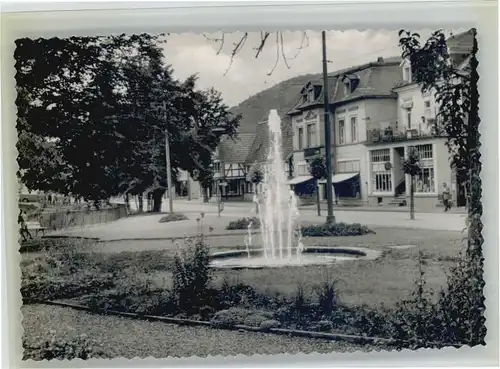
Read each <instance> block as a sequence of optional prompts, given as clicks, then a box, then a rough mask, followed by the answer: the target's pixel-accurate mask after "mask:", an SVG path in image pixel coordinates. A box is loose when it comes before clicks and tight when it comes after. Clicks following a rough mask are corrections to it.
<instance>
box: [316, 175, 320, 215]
mask: <svg viewBox="0 0 500 369" xmlns="http://www.w3.org/2000/svg"><path fill="white" fill-rule="evenodd" d="M316 204H317V205H318V217H320V216H321V205H320V203H319V184H318V181H316Z"/></svg>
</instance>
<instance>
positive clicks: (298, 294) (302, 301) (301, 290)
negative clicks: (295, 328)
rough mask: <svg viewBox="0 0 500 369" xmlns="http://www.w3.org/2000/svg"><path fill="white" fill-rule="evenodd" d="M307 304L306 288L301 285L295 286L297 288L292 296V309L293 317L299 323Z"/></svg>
mask: <svg viewBox="0 0 500 369" xmlns="http://www.w3.org/2000/svg"><path fill="white" fill-rule="evenodd" d="M309 302H310V301H309V297H308V294H307V290H306V286H305V285H304V284H302V283H299V284H297V288H296V290H295V294H294V296H293V308H294V310H295V316H296V318H297V320H298V321H299V322H300V321H301V317H302V315H303V314H304V313H305V311H306V309H307V307H308V304H309Z"/></svg>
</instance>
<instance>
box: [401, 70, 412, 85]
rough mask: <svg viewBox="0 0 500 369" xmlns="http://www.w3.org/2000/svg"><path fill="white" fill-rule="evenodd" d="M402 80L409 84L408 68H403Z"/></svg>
mask: <svg viewBox="0 0 500 369" xmlns="http://www.w3.org/2000/svg"><path fill="white" fill-rule="evenodd" d="M403 80H404V81H405V82H411V69H410V67H404V68H403Z"/></svg>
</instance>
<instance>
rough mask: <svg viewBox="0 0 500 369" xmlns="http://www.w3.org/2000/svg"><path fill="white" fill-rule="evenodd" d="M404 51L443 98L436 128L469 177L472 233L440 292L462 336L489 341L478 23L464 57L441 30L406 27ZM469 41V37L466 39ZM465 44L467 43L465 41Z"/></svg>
mask: <svg viewBox="0 0 500 369" xmlns="http://www.w3.org/2000/svg"><path fill="white" fill-rule="evenodd" d="M399 35H400V45H401V47H402V57H403V58H406V59H408V60H409V61H410V63H411V69H412V78H413V79H414V80H415V81H416V82H417V83H418V84H419V85H420V86H421V87H422V90H423V91H424V92H427V91H428V92H432V93H433V94H434V96H435V99H436V102H437V103H438V104H439V111H438V117H437V118H438V119H437V120H436V124H435V125H434V130H435V132H436V133H437V134H443V135H445V136H446V137H447V146H448V150H449V153H450V159H451V160H450V161H451V165H453V166H454V167H455V169H456V172H457V176H458V177H459V180H460V181H463V182H465V186H466V196H467V204H468V217H467V222H468V226H469V227H468V238H467V248H466V252H465V255H464V258H463V260H462V261H461V262H460V264H459V266H458V267H457V268H455V269H454V270H453V272H452V275H451V277H450V280H449V282H448V289H447V291H446V292H443V293H442V296H441V298H440V301H441V303H442V304H443V306H444V309H443V310H444V311H447V313H448V314H451V318H450V319H451V320H452V321H451V323H450V324H453V325H454V330H453V331H454V332H460V335H459V337H458V339H460V340H461V343H464V342H465V343H467V344H469V345H478V344H484V343H485V341H484V338H485V334H486V327H485V325H484V322H485V318H484V312H485V306H484V294H483V288H484V279H483V260H484V259H483V254H482V244H483V237H482V234H481V232H482V229H483V225H482V222H481V216H482V213H483V211H482V210H483V209H482V204H481V178H480V172H481V161H480V158H481V154H480V151H479V149H480V146H481V142H480V133H479V123H480V119H479V91H478V85H477V84H478V80H479V74H478V71H477V66H478V60H477V52H478V44H477V38H476V29H471V30H469V31H468V32H467V33H466V34H465V35H462V36H465V39H466V40H467V39H468V40H469V41H470V49H469V50H468V51H469V52H468V54H469V55H467V56H466V57H465V58H463V57H460V58H455V57H454V55H453V54H452V53H451V52H450V49H449V47H448V44H447V38H446V36H445V35H444V33H443V31H442V30H437V31H435V32H433V33H432V34H431V36H430V37H429V39H428V40H426V41H425V42H423V43H421V42H420V36H419V35H418V34H415V33H411V32H409V31H405V30H401V31H400V33H399ZM464 44H465V45H467V42H465V43H464ZM462 47H463V46H462Z"/></svg>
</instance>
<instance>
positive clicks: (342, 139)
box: [339, 119, 345, 145]
mask: <svg viewBox="0 0 500 369" xmlns="http://www.w3.org/2000/svg"><path fill="white" fill-rule="evenodd" d="M344 143H345V122H344V120H343V119H342V120H339V144H340V145H342V144H344Z"/></svg>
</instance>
